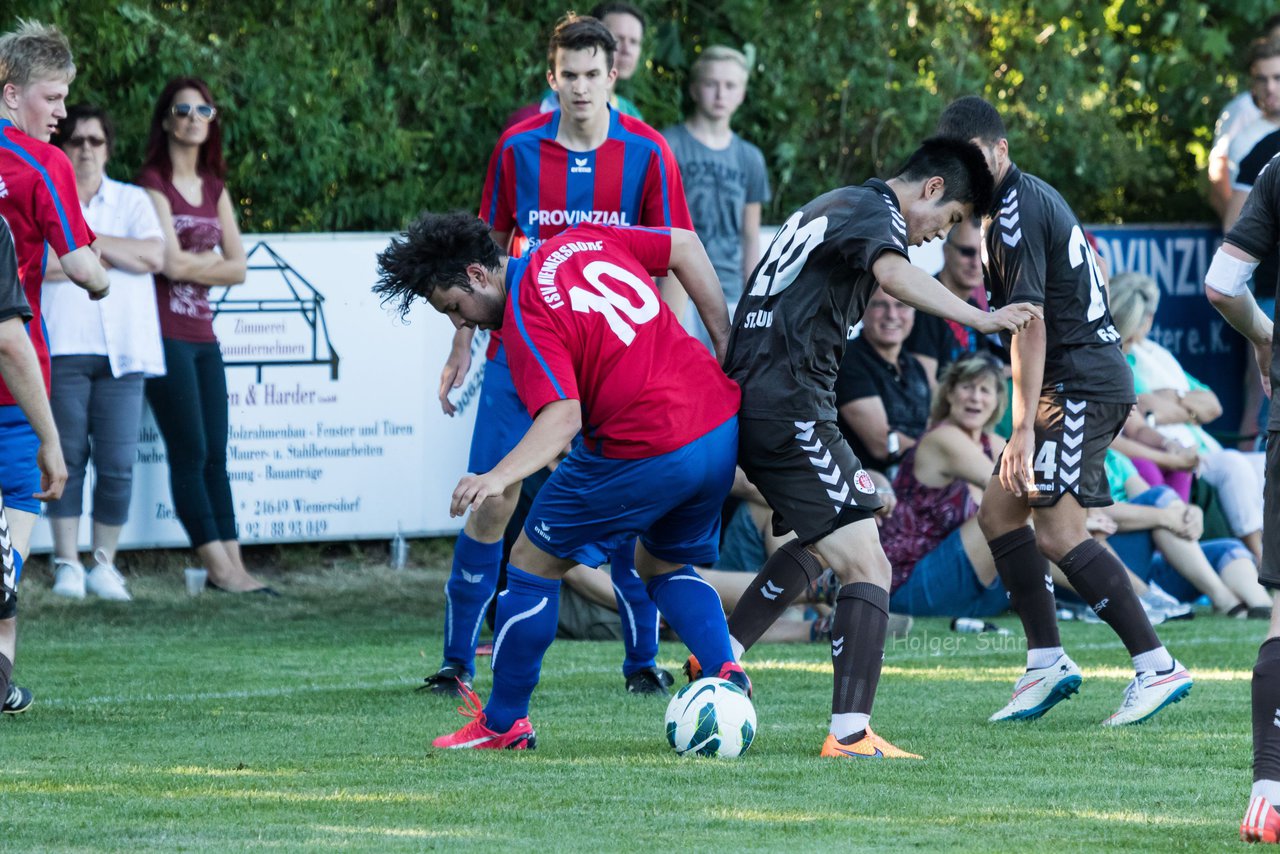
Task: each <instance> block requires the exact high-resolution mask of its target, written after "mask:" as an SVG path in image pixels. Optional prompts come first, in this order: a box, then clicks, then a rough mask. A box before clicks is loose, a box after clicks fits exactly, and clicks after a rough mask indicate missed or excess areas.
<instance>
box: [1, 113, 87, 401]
mask: <svg viewBox="0 0 1280 854" xmlns="http://www.w3.org/2000/svg"><path fill="white" fill-rule="evenodd" d="M0 216H3V217H4V218H5V220H6V221H7V222H8V223H9V228H10V230H12V231H13V243H14V249H15V250H16V253H17V256H18V278H19V279H21V280H22V290H23V292H24V293H25V294H26V295H27V302H28V303H30V304H31V312H32V317H31V322H30V323H29V324H28V325H27V331H28V333H29V334H30V335H31V343H32V344H33V345H34V346H35V350H36V356H37V357H39V360H40V370H41V372H42V373H43V374H44V383H45V391H48V390H49V344H48V341H46V340H45V332H44V320H43V318H42V317H41V313H40V286H41V284H42V282H43V281H44V265H45V251H46V246H47V247H48V248H49V249H52V250H53V254H55V255H57V256H58V257H59V258H61V257H62V256H63V255H66V254H67V253H68V252H71V251H72V250H75V249H79V248H80V247H81V246H88V245H89V244H90V243H92V242H93V241H94V239H95V236H94V233H93V231H92V230H91V229H90V228H89V225H88V224H87V223H86V222H85V220H84V213H83V212H82V211H81V210H80V197H79V196H78V195H77V194H76V176H75V172H74V171H73V170H72V168H71V161H70V160H68V159H67V155H65V154H63V153H62V149H60V148H57V147H56V146H53V145H50V144H49V143H47V142H40V141H39V140H37V139H35V138H33V137H30V136H27V135H26V134H25V133H23V132H22V131H20V130H19V129H18V127H17V126H16V125H14V124H13V122H11V121H9V120H8V119H0ZM88 298H89V297H88V295H87V294H86V295H85V299H88ZM15 402H16V401H15V400H14V399H13V395H12V394H10V393H9V389H8V388H6V387H5V386H4V384H3V383H2V382H0V406H11V405H13V404H14V403H15Z"/></svg>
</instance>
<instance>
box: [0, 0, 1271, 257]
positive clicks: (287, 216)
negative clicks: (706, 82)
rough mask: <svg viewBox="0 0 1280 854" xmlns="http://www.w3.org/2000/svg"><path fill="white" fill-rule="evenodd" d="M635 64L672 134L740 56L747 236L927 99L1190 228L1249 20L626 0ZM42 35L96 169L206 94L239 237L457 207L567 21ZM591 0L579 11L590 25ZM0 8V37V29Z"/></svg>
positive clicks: (1096, 188)
mask: <svg viewBox="0 0 1280 854" xmlns="http://www.w3.org/2000/svg"><path fill="white" fill-rule="evenodd" d="M641 5H642V7H643V8H645V10H646V11H647V12H648V14H649V15H650V22H649V23H650V27H649V31H648V37H647V44H646V60H647V62H648V65H649V68H648V69H647V70H646V71H643V72H641V74H639V75H637V77H638V78H639V79H637V80H635V81H632V84H631V85H629V87H628V89H627V90H626V91H627V92H628V94H629V95H631V96H632V97H633V98H634V100H636V101H637V103H638V104H639V105H640V107H641V108H642V109H643V111H644V113H645V115H646V118H648V120H649V122H650V123H651V124H653V125H654V126H656V127H659V128H661V127H664V126H665V125H666V124H669V123H671V122H674V121H677V120H678V119H679V117H680V115H681V110H682V108H683V106H684V101H685V98H684V95H683V90H684V81H685V76H686V71H687V68H688V66H689V63H690V62H691V60H692V58H693V57H694V56H695V55H696V52H697V50H698V49H699V48H700V46H703V45H706V44H711V43H714V42H725V43H728V44H731V45H738V46H747V49H748V51H749V53H750V54H751V55H752V56H754V57H755V62H756V69H757V70H756V72H755V74H754V76H753V79H752V83H751V90H750V92H749V95H748V103H747V105H746V106H745V107H744V108H743V110H742V112H741V113H740V114H739V117H738V120H737V122H736V126H737V128H738V129H739V131H740V132H741V133H742V134H743V135H744V136H746V137H747V138H748V139H751V140H753V141H754V142H756V143H757V144H758V145H760V147H761V148H762V149H763V150H764V152H765V155H766V158H767V161H768V164H769V169H770V174H771V177H772V180H773V183H774V186H775V191H776V192H775V199H774V202H773V204H772V206H771V209H770V210H768V211H766V212H765V218H766V221H775V222H776V221H780V220H781V219H783V218H784V217H785V215H786V213H787V212H788V211H789V210H790V209H792V208H794V207H796V206H797V205H800V204H803V203H804V202H805V201H807V200H808V199H810V198H812V197H813V196H815V195H817V194H818V193H820V192H822V191H824V190H825V189H828V188H830V187H832V186H837V185H840V184H845V183H851V182H859V181H862V180H864V179H865V178H866V177H868V176H870V175H873V174H878V175H885V174H886V173H887V172H888V170H891V169H893V167H894V166H896V165H897V163H898V162H900V160H901V159H902V158H903V157H904V156H905V155H906V154H907V153H909V151H910V150H911V148H912V147H913V145H914V144H915V143H916V142H917V141H918V140H919V139H920V138H921V137H922V136H925V135H928V133H929V132H930V130H931V128H932V126H933V122H934V120H935V118H936V116H937V114H938V112H939V110H940V109H941V107H942V106H943V105H944V104H945V103H946V102H947V100H949V99H950V98H952V97H954V96H956V95H961V94H970V93H975V92H979V93H981V94H984V95H985V96H986V97H988V98H990V99H991V100H993V101H994V102H996V103H997V104H998V105H999V106H1000V108H1001V109H1002V111H1003V113H1004V115H1005V118H1006V121H1007V123H1008V125H1009V129H1010V142H1011V146H1012V149H1013V153H1014V157H1015V159H1016V160H1017V161H1018V162H1019V163H1020V164H1021V165H1022V166H1023V167H1024V168H1026V169H1028V170H1030V171H1032V172H1035V173H1037V174H1039V175H1041V176H1042V177H1044V178H1046V179H1047V180H1049V181H1050V182H1051V183H1053V184H1055V185H1056V186H1057V187H1058V188H1059V189H1061V190H1062V191H1063V193H1064V194H1065V195H1066V196H1067V198H1068V199H1069V200H1070V201H1071V202H1072V203H1073V204H1074V205H1075V207H1076V209H1077V211H1078V212H1079V213H1080V214H1081V216H1082V217H1084V218H1085V219H1087V220H1090V221H1099V222H1103V221H1105V222H1116V221H1166V222H1167V221H1183V220H1199V219H1207V218H1209V212H1208V209H1207V207H1206V206H1205V205H1204V203H1203V201H1202V192H1201V181H1202V177H1201V174H1202V172H1203V163H1204V157H1205V153H1206V150H1207V148H1208V144H1209V140H1210V138H1211V136H1212V128H1213V120H1214V118H1215V116H1216V113H1217V110H1218V109H1219V108H1220V107H1221V105H1222V104H1223V103H1225V102H1226V100H1228V98H1229V97H1230V96H1231V95H1232V94H1233V93H1234V92H1235V91H1236V87H1237V86H1239V85H1242V84H1243V83H1244V82H1245V76H1244V74H1242V73H1241V72H1240V70H1239V65H1240V61H1239V60H1240V57H1241V56H1242V55H1243V48H1242V46H1243V45H1244V44H1245V43H1246V42H1247V40H1248V38H1249V37H1250V36H1251V35H1252V34H1253V26H1254V25H1255V23H1256V22H1259V21H1261V20H1263V19H1264V18H1265V17H1266V16H1267V15H1268V14H1270V13H1271V12H1272V11H1274V9H1273V8H1272V7H1271V4H1269V3H1266V2H1263V0H1242V2H1221V3H1211V2H1175V0H1146V2H1132V0H1130V1H1129V2H1124V0H1111V2H1096V3H1079V2H1075V0H1070V1H1068V0H1043V2H1040V3H1038V4H1035V6H1036V8H1035V9H1034V11H1030V10H1028V9H1027V5H1028V4H1026V3H1025V0H986V1H985V2H983V3H972V2H932V0H915V2H911V0H860V2H858V1H857V0H855V2H786V1H785V0H784V2H761V0H722V2H718V3H697V2H690V0H665V1H664V2H642V3H641ZM24 6H25V7H26V8H24V9H23V14H24V15H26V16H29V17H33V18H36V19H40V20H44V21H52V22H55V23H57V24H58V25H60V26H61V27H63V28H64V29H65V30H66V31H67V32H68V33H69V34H70V36H71V38H72V40H73V47H74V48H75V50H76V56H77V60H78V64H79V66H80V75H79V77H78V78H77V80H76V82H75V84H74V86H73V88H72V100H73V101H74V100H94V101H97V102H99V103H101V104H103V105H104V106H106V107H107V108H108V109H110V110H111V112H112V114H113V116H114V117H115V119H116V122H117V125H118V126H119V133H120V141H119V145H118V149H117V152H116V155H115V159H114V163H113V165H112V167H111V171H112V173H113V174H115V175H116V176H118V177H123V178H127V177H129V176H130V175H132V174H133V172H134V171H135V170H136V168H137V166H138V165H139V163H140V161H141V155H142V146H143V142H144V135H145V132H146V124H147V120H148V117H149V115H150V111H151V107H152V99H153V98H154V97H155V94H156V93H157V92H158V91H159V90H160V88H161V87H162V86H163V84H164V82H165V80H167V79H168V78H169V77H171V76H173V75H177V74H197V75H200V76H204V77H206V78H207V79H208V80H209V81H210V82H211V84H212V86H213V89H214V93H215V95H216V97H217V98H218V99H219V101H220V104H221V106H222V107H223V110H224V112H223V115H224V117H225V120H226V135H227V147H228V148H227V157H228V162H229V164H230V167H231V175H230V176H229V180H228V184H229V186H230V187H231V188H232V192H233V196H234V197H235V198H237V199H238V201H239V203H240V207H241V211H242V214H243V218H244V222H245V228H246V230H251V231H260V232H262V231H330V230H370V229H389V228H394V227H398V226H400V225H402V224H403V223H404V222H405V221H406V220H407V219H408V218H409V217H411V216H412V215H413V214H414V213H416V212H417V211H419V210H421V209H423V208H434V209H442V208H452V207H463V208H474V207H476V206H477V201H478V196H479V192H480V184H481V182H482V181H483V177H484V168H485V164H486V161H487V159H488V155H489V151H490V149H491V147H492V145H493V142H494V140H495V139H496V136H497V134H498V132H499V129H500V128H501V126H502V122H503V119H504V118H505V117H506V115H507V114H508V113H509V112H510V111H511V110H513V109H514V108H516V107H518V106H520V105H521V104H523V103H527V102H529V101H531V100H532V99H534V98H535V97H537V96H538V95H539V94H540V93H541V92H542V90H543V88H544V82H543V70H544V50H545V48H544V45H545V41H546V36H547V32H548V30H549V28H550V25H551V23H552V22H554V20H555V19H556V18H557V17H558V15H559V14H561V13H562V12H563V11H564V10H565V8H566V4H565V3H563V2H560V3H548V2H533V0H530V2H523V3H515V2H511V3H499V2H483V0H454V2H429V1H428V2H419V3H414V4H410V3H407V2H405V3H401V2H395V0H362V2H357V0H348V2H342V0H311V2H309V3H307V4H299V3H295V2H284V0H235V2H231V0H228V2H211V0H186V2H163V3H157V4H149V3H145V2H107V0H75V2H62V0H28V2H27V3H25V4H24ZM589 6H590V3H582V4H581V7H582V8H589ZM11 15H12V13H7V14H6V16H5V19H4V20H0V24H3V25H4V26H5V27H6V28H8V26H9V25H11V24H12V22H13V18H12V17H11Z"/></svg>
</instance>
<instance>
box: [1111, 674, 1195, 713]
mask: <svg viewBox="0 0 1280 854" xmlns="http://www.w3.org/2000/svg"><path fill="white" fill-rule="evenodd" d="M1190 693H1191V674H1190V673H1188V672H1187V668H1185V667H1183V666H1182V664H1181V663H1179V662H1177V661H1175V662H1174V663H1173V669H1172V670H1170V671H1168V672H1166V673H1156V672H1154V671H1149V672H1147V673H1139V674H1138V675H1137V676H1135V677H1133V681H1132V682H1130V683H1129V687H1128V688H1125V689H1124V701H1123V702H1121V703H1120V708H1119V709H1117V710H1116V713H1115V714H1114V715H1112V716H1111V717H1109V718H1107V719H1106V720H1105V721H1103V722H1102V725H1103V726H1124V725H1126V724H1140V723H1142V722H1143V721H1145V720H1147V719H1149V718H1151V717H1152V716H1154V715H1155V713H1156V712H1158V711H1160V710H1161V709H1163V708H1164V707H1165V706H1169V705H1172V704H1174V703H1176V702H1178V701H1179V700H1181V699H1182V698H1183V697H1185V696H1187V695H1188V694H1190Z"/></svg>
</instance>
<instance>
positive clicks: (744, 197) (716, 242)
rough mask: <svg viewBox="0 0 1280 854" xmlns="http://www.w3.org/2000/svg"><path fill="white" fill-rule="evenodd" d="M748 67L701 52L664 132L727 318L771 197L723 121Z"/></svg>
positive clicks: (692, 316)
mask: <svg viewBox="0 0 1280 854" xmlns="http://www.w3.org/2000/svg"><path fill="white" fill-rule="evenodd" d="M749 72H750V68H749V66H748V65H747V58H746V57H745V56H743V55H742V53H741V52H740V51H736V50H734V49H733V48H730V47H723V46H721V45H712V46H711V47H708V48H706V49H705V50H703V51H702V53H701V54H700V55H699V56H698V59H697V61H696V62H694V63H693V67H692V68H691V69H690V70H689V94H690V95H691V96H692V98H693V112H692V113H691V114H690V115H689V117H688V118H687V119H685V121H684V122H682V123H681V124H678V125H672V126H671V127H669V128H667V129H666V130H664V131H663V132H662V135H663V136H664V137H666V140H667V142H668V144H670V146H671V152H672V153H673V154H674V155H675V157H676V162H677V163H679V164H680V174H681V177H683V178H684V192H685V198H687V199H688V201H689V214H690V215H691V216H692V217H693V227H694V229H695V230H696V231H697V232H698V237H699V239H701V240H702V245H703V246H705V247H706V249H707V257H708V258H710V259H711V264H712V266H714V267H715V269H716V275H717V276H718V277H719V278H720V287H721V289H722V290H723V291H724V299H725V302H726V303H727V304H728V306H729V315H730V316H731V317H732V316H733V311H734V309H735V308H736V307H737V305H738V300H739V299H740V298H741V296H742V286H743V283H744V282H746V280H747V279H748V278H749V277H750V276H751V271H752V270H754V269H755V266H756V263H757V262H758V261H759V260H760V209H761V206H762V205H764V204H765V203H766V202H768V201H769V198H770V191H769V176H768V173H767V172H766V171H765V165H764V155H763V154H762V153H761V152H760V149H758V148H756V147H755V146H754V145H752V144H751V143H749V142H747V141H746V140H744V139H743V138H742V137H740V136H738V135H737V134H736V133H734V132H733V129H732V128H731V127H730V126H729V123H730V122H731V121H732V120H733V115H734V113H736V112H737V110H738V108H739V107H740V106H742V102H743V100H744V99H745V97H746V94H747V78H748V75H749ZM979 278H981V276H979ZM684 316H685V326H686V328H688V329H689V331H690V332H691V333H692V334H693V336H694V337H695V338H697V339H698V340H700V341H702V343H704V344H706V345H707V347H708V348H710V347H711V337H710V336H709V335H708V334H707V330H706V327H704V326H703V325H702V320H701V318H699V317H698V313H697V312H696V311H688V312H685V313H684Z"/></svg>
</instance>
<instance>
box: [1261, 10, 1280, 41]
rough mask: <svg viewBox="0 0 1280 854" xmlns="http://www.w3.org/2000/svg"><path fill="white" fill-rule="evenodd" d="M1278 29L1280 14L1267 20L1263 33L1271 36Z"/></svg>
mask: <svg viewBox="0 0 1280 854" xmlns="http://www.w3.org/2000/svg"><path fill="white" fill-rule="evenodd" d="M1276 27H1280V14H1277V15H1272V16H1271V17H1270V18H1267V20H1265V21H1263V23H1262V32H1264V33H1265V34H1267V35H1268V36H1269V35H1271V31H1272V30H1274V29H1275V28H1276Z"/></svg>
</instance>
